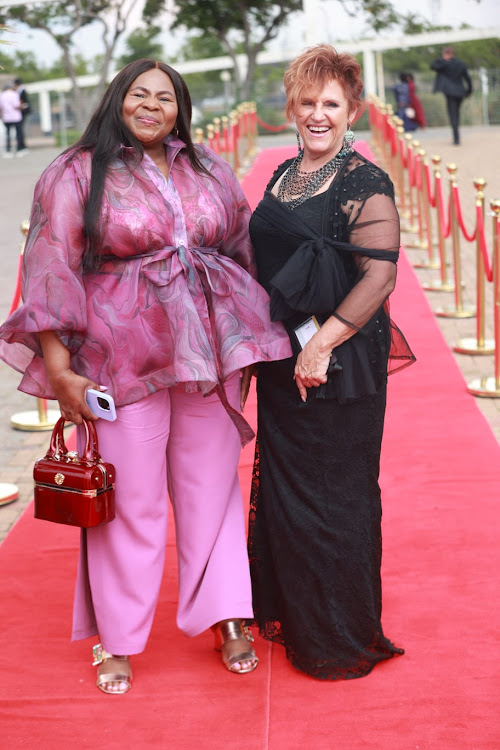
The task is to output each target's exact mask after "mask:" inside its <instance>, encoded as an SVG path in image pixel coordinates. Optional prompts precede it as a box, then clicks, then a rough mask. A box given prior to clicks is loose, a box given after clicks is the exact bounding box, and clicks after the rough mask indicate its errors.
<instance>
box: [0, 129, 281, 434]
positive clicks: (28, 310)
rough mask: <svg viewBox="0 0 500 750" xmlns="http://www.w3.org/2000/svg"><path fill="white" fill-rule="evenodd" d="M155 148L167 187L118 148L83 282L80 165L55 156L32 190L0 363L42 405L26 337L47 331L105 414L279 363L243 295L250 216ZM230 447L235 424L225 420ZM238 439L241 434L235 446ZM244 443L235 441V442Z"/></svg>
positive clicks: (258, 308)
mask: <svg viewBox="0 0 500 750" xmlns="http://www.w3.org/2000/svg"><path fill="white" fill-rule="evenodd" d="M197 148H198V149H199V151H198V154H199V157H200V159H201V161H202V163H203V164H204V165H205V167H206V168H207V169H208V170H209V171H210V173H211V174H212V175H213V176H214V177H215V178H216V179H215V180H214V179H210V178H209V177H206V176H203V175H199V174H198V173H196V172H195V171H194V170H193V169H192V167H191V165H190V163H189V160H188V158H187V154H186V151H185V147H184V144H183V142H182V141H180V140H178V139H172V137H169V138H168V139H167V141H166V151H167V159H168V164H169V167H170V177H169V179H168V180H167V179H166V178H165V177H164V176H163V174H162V173H161V172H160V171H159V169H158V168H157V167H156V165H155V164H154V163H153V161H152V160H151V159H150V158H149V157H148V156H147V155H145V156H144V158H143V160H142V162H141V163H140V164H139V165H138V166H134V165H133V162H132V158H133V152H132V150H131V149H128V148H123V149H122V153H121V157H120V158H119V159H117V160H116V161H115V162H114V163H113V164H112V169H111V170H110V174H109V176H108V177H107V179H106V184H105V190H104V197H103V210H102V222H103V232H102V236H103V256H104V259H103V263H102V264H101V266H100V267H99V269H98V270H97V272H91V273H83V272H82V255H83V251H84V238H83V232H82V227H83V210H84V204H85V200H86V198H87V195H88V191H89V183H90V172H91V156H90V154H89V153H80V154H78V155H76V156H75V157H74V158H71V157H70V156H69V155H64V154H63V155H61V156H59V157H58V158H57V159H56V160H55V161H54V162H53V163H52V164H51V165H50V166H49V167H48V168H47V169H46V170H45V171H44V173H43V174H42V176H41V178H40V180H39V181H38V184H37V186H36V188H35V195H34V202H33V209H32V214H31V222H30V231H29V234H28V237H27V242H26V247H25V251H24V259H23V278H22V289H23V300H24V303H23V305H22V306H21V307H19V308H18V309H17V310H16V311H15V312H14V313H13V314H12V315H11V316H10V317H9V318H8V319H7V321H6V322H5V323H4V324H3V325H2V326H1V327H0V339H1V341H0V357H1V358H2V359H4V360H5V362H7V364H9V365H10V366H12V367H14V368H15V369H17V370H19V371H20V372H22V373H24V375H23V378H22V381H21V384H20V386H19V388H20V390H22V391H25V392H26V393H29V394H31V395H33V396H37V397H42V398H49V399H50V398H54V397H55V394H54V393H53V391H52V389H51V387H50V384H49V382H48V379H47V374H46V370H45V366H44V362H43V357H42V350H41V346H40V341H39V337H38V332H39V331H56V332H57V333H58V335H59V337H60V339H61V341H62V342H63V343H64V344H65V346H66V347H67V348H68V349H69V351H70V353H71V367H72V369H73V370H74V371H75V372H77V373H78V374H80V375H84V376H86V377H88V378H90V379H92V380H94V381H95V382H96V383H98V384H100V385H105V386H107V387H108V393H110V394H111V395H112V396H113V397H114V399H115V402H116V404H117V405H118V406H122V405H124V404H130V403H132V402H134V401H138V400H140V399H142V398H144V397H145V396H148V395H149V394H151V393H154V392H155V391H158V390H161V389H162V388H168V387H170V386H173V385H175V384H177V383H185V384H186V390H188V391H194V390H202V391H203V392H204V393H208V392H210V391H212V390H213V389H216V390H217V392H218V393H219V395H220V397H221V400H222V401H223V402H224V404H225V406H226V408H228V411H230V412H231V411H232V410H231V408H230V407H229V405H228V404H227V399H225V393H224V389H223V385H222V384H223V382H224V381H225V380H226V379H227V378H228V377H229V376H230V375H231V374H232V373H234V372H236V371H237V370H239V369H240V368H242V367H244V366H246V365H249V364H252V363H254V362H258V361H264V360H276V359H284V358H286V357H289V356H290V355H291V350H290V343H289V338H288V335H287V334H286V332H285V330H284V328H283V327H282V325H281V324H280V323H278V324H276V323H272V322H271V320H270V317H269V298H268V295H267V293H266V292H265V291H264V289H263V288H262V287H261V286H260V285H259V284H258V283H257V282H256V281H255V279H254V276H255V266H254V256H253V250H252V247H251V244H250V237H249V233H248V222H249V216H250V208H249V206H248V203H247V201H246V199H245V196H244V194H243V191H242V189H241V187H240V185H239V183H238V181H237V179H236V177H235V175H234V173H233V171H232V169H231V168H230V166H229V165H228V164H227V163H226V162H225V161H224V160H223V159H221V158H219V157H218V156H216V155H215V154H214V153H213V152H212V151H210V150H209V149H207V148H205V147H203V146H197ZM231 416H232V417H233V419H234V421H235V423H236V424H237V426H238V428H239V430H240V433H241V434H242V437H243V433H244V432H245V431H246V428H245V427H244V425H246V423H244V425H242V422H243V420H242V419H240V418H239V415H234V414H232V415H231ZM249 437H251V435H250V434H249V433H248V432H247V438H246V439H248V438H249ZM243 442H245V440H243Z"/></svg>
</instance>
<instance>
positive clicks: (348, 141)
mask: <svg viewBox="0 0 500 750" xmlns="http://www.w3.org/2000/svg"><path fill="white" fill-rule="evenodd" d="M355 140H356V136H355V135H354V133H353V132H352V130H351V123H350V122H348V123H347V130H346V132H345V135H344V148H352V147H353V144H354V141H355Z"/></svg>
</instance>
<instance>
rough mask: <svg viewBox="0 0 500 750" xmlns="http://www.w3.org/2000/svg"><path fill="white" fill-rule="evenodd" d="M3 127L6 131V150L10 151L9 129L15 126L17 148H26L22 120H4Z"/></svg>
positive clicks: (19, 149)
mask: <svg viewBox="0 0 500 750" xmlns="http://www.w3.org/2000/svg"><path fill="white" fill-rule="evenodd" d="M4 125H5V129H6V131H7V139H6V143H5V148H6V151H10V145H11V144H10V129H11V128H15V129H16V140H17V150H18V151H21V150H22V149H24V148H26V145H25V143H24V133H23V121H22V120H21V121H20V122H5V123H4Z"/></svg>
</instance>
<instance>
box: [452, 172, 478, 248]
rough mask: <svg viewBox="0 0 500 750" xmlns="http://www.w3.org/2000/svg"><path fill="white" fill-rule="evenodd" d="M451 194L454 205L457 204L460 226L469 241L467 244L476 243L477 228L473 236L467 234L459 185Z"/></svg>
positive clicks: (456, 212)
mask: <svg viewBox="0 0 500 750" xmlns="http://www.w3.org/2000/svg"><path fill="white" fill-rule="evenodd" d="M451 192H452V194H453V203H454V204H455V214H456V217H457V221H458V226H459V227H460V229H461V230H462V234H463V236H464V237H465V239H466V240H467V242H474V240H475V239H476V232H477V227H476V229H475V230H474V232H473V233H472V234H469V233H468V232H467V229H466V228H465V224H464V220H463V218H462V207H461V205H460V194H459V192H458V185H453V186H452V188H451Z"/></svg>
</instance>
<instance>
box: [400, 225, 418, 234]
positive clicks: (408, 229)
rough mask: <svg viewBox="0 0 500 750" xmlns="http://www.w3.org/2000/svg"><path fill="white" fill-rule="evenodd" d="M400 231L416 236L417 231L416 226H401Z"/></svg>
mask: <svg viewBox="0 0 500 750" xmlns="http://www.w3.org/2000/svg"><path fill="white" fill-rule="evenodd" d="M401 231H402V232H403V233H407V234H418V231H419V229H418V227H416V226H408V225H405V224H403V226H402V227H401Z"/></svg>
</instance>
